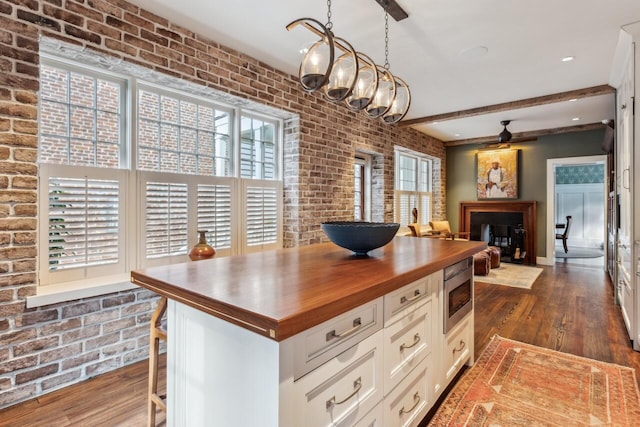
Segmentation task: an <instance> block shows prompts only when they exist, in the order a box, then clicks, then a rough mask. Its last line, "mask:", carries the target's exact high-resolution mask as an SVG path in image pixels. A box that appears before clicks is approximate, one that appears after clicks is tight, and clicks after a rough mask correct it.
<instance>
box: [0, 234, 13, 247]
mask: <svg viewBox="0 0 640 427" xmlns="http://www.w3.org/2000/svg"><path fill="white" fill-rule="evenodd" d="M9 243H11V233H0V245H8V244H9Z"/></svg>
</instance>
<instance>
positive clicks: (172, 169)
mask: <svg viewBox="0 0 640 427" xmlns="http://www.w3.org/2000/svg"><path fill="white" fill-rule="evenodd" d="M40 72H41V87H40V102H39V108H40V114H39V121H40V123H39V164H40V182H41V184H40V200H41V201H42V203H41V207H40V209H39V211H40V227H39V229H40V233H41V234H40V238H39V241H40V257H39V258H40V265H39V272H40V275H39V277H40V283H41V284H55V283H67V282H71V281H88V280H89V279H92V281H94V280H95V279H96V278H100V280H102V281H103V282H104V281H105V280H106V281H107V282H108V281H110V280H111V281H114V282H115V281H118V280H120V281H122V280H123V278H125V280H128V271H129V270H131V269H133V268H140V267H144V266H150V265H158V264H166V263H170V262H177V261H186V260H188V258H187V254H188V252H189V250H190V248H191V247H192V246H193V245H194V244H195V243H196V241H197V237H198V236H197V230H206V231H207V240H208V242H209V243H210V244H211V245H212V246H213V247H214V248H215V249H216V253H217V256H224V255H228V254H238V253H244V252H250V251H255V250H263V249H266V248H275V247H280V246H281V245H282V237H281V235H282V225H281V223H282V206H281V205H282V183H281V181H280V180H279V168H280V166H279V144H280V141H281V139H282V138H281V135H280V133H281V122H280V121H279V120H278V119H274V118H270V117H262V116H261V115H258V114H254V113H251V112H248V111H243V110H241V109H240V108H234V107H228V106H224V105H219V104H217V103H215V102H212V101H211V100H209V99H207V98H205V97H203V96H197V95H194V94H191V93H188V92H184V91H177V90H171V89H168V88H165V87H159V86H156V85H154V84H151V83H147V82H144V81H139V80H137V79H136V78H134V77H131V76H116V75H113V74H111V73H107V72H102V71H101V70H95V69H91V68H87V67H84V66H82V65H80V64H73V63H69V62H66V61H59V60H57V59H55V58H50V57H48V56H47V55H44V56H43V59H42V61H41V71H40ZM129 105H130V106H131V108H128V106H129ZM134 118H135V119H134ZM236 129H239V130H240V132H239V134H238V132H237V131H235V130H236ZM236 164H237V165H239V167H235V165H236ZM109 278H111V279H109Z"/></svg>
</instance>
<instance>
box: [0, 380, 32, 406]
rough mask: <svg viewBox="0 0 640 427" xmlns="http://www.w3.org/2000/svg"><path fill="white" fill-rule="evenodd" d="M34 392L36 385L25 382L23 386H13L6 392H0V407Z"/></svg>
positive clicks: (29, 395)
mask: <svg viewBox="0 0 640 427" xmlns="http://www.w3.org/2000/svg"><path fill="white" fill-rule="evenodd" d="M35 394H36V385H35V384H27V385H25V386H24V387H14V388H11V389H9V390H7V391H6V392H0V407H3V406H6V405H8V404H10V403H14V402H19V401H21V400H25V399H27V398H29V397H32V396H34V395H35Z"/></svg>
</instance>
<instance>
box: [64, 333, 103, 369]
mask: <svg viewBox="0 0 640 427" xmlns="http://www.w3.org/2000/svg"><path fill="white" fill-rule="evenodd" d="M98 334H100V325H93V326H88V327H84V328H81V329H76V330H73V331H69V332H65V333H63V334H62V343H63V344H68V343H70V342H74V341H78V340H82V339H85V338H88V337H95V336H97V335H98ZM65 369H66V368H65Z"/></svg>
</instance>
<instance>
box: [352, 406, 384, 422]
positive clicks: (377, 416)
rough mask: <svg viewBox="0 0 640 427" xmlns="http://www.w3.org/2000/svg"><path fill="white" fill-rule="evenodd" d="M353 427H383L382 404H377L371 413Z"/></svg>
mask: <svg viewBox="0 0 640 427" xmlns="http://www.w3.org/2000/svg"><path fill="white" fill-rule="evenodd" d="M353 427H384V404H383V403H382V402H380V403H378V404H377V405H376V407H375V408H373V410H372V411H371V412H369V413H368V414H367V415H365V416H364V418H362V419H361V420H360V421H358V422H357V423H356V424H355V425H354V426H353Z"/></svg>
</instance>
